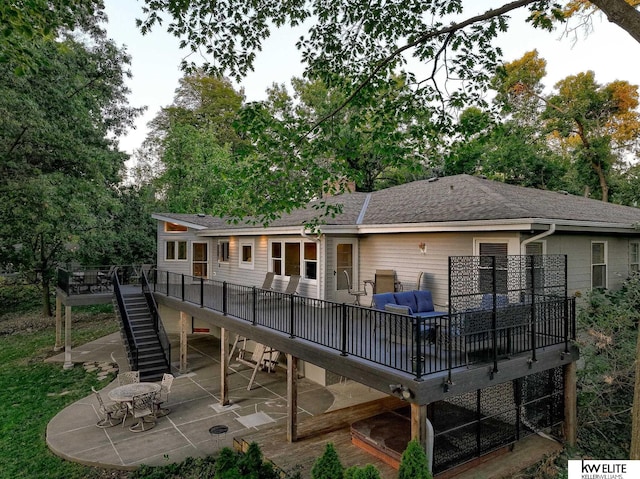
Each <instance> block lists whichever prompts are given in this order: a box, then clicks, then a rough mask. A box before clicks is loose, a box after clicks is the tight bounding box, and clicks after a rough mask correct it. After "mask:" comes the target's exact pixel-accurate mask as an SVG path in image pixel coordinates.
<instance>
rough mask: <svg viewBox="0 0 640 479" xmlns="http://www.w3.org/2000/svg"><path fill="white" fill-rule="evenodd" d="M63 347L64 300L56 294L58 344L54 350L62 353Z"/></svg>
mask: <svg viewBox="0 0 640 479" xmlns="http://www.w3.org/2000/svg"><path fill="white" fill-rule="evenodd" d="M62 347H63V346H62V300H61V299H60V296H58V295H57V294H56V344H55V345H54V346H53V350H54V351H61V350H62Z"/></svg>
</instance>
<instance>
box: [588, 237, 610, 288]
mask: <svg viewBox="0 0 640 479" xmlns="http://www.w3.org/2000/svg"><path fill="white" fill-rule="evenodd" d="M606 287H607V242H606V241H592V242H591V288H592V289H598V288H606Z"/></svg>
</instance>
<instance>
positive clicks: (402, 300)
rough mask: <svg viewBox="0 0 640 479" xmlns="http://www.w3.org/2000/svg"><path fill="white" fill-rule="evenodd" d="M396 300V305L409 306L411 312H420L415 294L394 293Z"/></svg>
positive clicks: (410, 292) (405, 292)
mask: <svg viewBox="0 0 640 479" xmlns="http://www.w3.org/2000/svg"><path fill="white" fill-rule="evenodd" d="M394 295H395V298H396V304H401V305H402V306H409V307H410V308H411V311H414V312H415V311H418V302H417V301H416V297H415V295H414V294H413V291H403V292H402V293H394Z"/></svg>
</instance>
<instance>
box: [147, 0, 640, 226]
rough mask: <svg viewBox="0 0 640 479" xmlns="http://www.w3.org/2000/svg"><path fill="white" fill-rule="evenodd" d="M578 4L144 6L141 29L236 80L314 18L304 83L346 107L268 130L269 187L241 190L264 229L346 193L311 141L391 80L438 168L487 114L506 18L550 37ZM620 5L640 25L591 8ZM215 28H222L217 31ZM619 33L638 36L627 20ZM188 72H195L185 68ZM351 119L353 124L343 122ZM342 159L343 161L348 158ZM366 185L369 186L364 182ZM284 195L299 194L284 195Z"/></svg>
mask: <svg viewBox="0 0 640 479" xmlns="http://www.w3.org/2000/svg"><path fill="white" fill-rule="evenodd" d="M573 3H574V2H564V3H562V4H560V5H557V4H556V3H553V2H550V1H544V0H542V1H541V0H538V1H534V0H520V1H513V2H510V3H505V4H504V5H502V6H500V7H497V8H494V9H492V10H489V11H487V12H485V13H483V14H480V15H476V16H468V15H466V9H465V5H466V6H468V5H469V4H467V3H466V2H463V1H461V0H433V1H428V2H424V1H418V0H411V1H406V0H402V1H401V0H393V1H391V2H389V1H387V2H371V1H369V0H356V1H351V0H349V1H337V2H329V3H327V2H323V1H320V0H309V1H305V2H302V1H299V0H295V1H287V2H266V3H265V2H246V1H244V0H243V1H240V0H226V1H224V2H217V1H215V2H210V1H206V2H204V1H202V0H196V1H192V2H177V1H175V0H165V1H158V0H145V4H146V5H145V7H144V11H145V14H146V16H145V18H143V19H141V20H140V21H139V26H140V29H141V31H142V32H143V33H145V32H147V31H149V30H150V29H152V28H156V26H157V25H158V24H159V23H160V22H161V21H163V20H166V19H167V17H168V22H167V25H168V29H169V31H170V32H172V33H173V34H174V35H176V36H178V37H180V38H181V44H182V46H184V47H189V48H191V49H192V51H204V52H207V54H208V55H210V56H211V58H212V59H213V63H209V64H205V65H204V66H203V68H205V69H208V71H213V72H214V73H216V74H218V75H223V74H224V75H228V76H230V77H232V78H236V79H239V78H241V77H243V76H244V75H245V74H246V73H247V71H249V70H250V69H251V68H252V66H253V62H254V60H255V56H256V54H257V53H258V51H259V50H260V49H261V46H262V42H263V41H264V39H266V38H267V37H268V36H269V34H270V31H271V29H272V28H278V27H281V26H284V25H299V24H301V23H302V22H305V20H307V19H309V18H311V16H312V15H313V22H309V27H308V33H307V34H304V35H303V36H302V37H301V38H300V39H299V40H298V42H297V44H296V45H297V47H298V49H299V50H300V51H301V52H302V59H303V62H304V63H305V65H306V69H305V74H304V76H305V78H306V79H307V80H308V81H309V80H313V81H321V82H322V84H323V85H326V86H328V87H329V88H336V87H337V88H338V89H339V92H340V98H338V97H335V98H332V101H331V102H329V103H328V104H327V105H323V106H329V105H330V106H331V109H329V110H326V109H323V110H322V111H323V114H321V115H318V114H314V115H309V117H308V121H309V123H308V124H307V126H306V128H296V129H294V130H287V129H286V128H285V127H284V125H285V124H286V123H281V124H280V126H279V127H274V126H269V128H268V129H266V130H265V131H269V132H270V133H273V135H272V137H271V138H270V140H269V141H270V143H271V146H272V147H271V148H270V151H271V152H274V153H275V155H269V156H268V157H266V156H264V155H261V156H258V157H257V158H256V159H257V160H258V161H259V162H260V163H261V164H260V165H257V169H256V171H258V172H259V173H260V175H256V176H255V178H263V177H264V178H265V180H264V181H261V182H259V183H258V184H255V183H248V182H247V181H246V179H247V177H246V175H245V178H242V179H240V181H239V183H241V184H242V185H243V187H247V188H249V190H250V191H255V192H256V194H254V195H252V197H251V198H249V201H251V202H253V206H254V207H253V208H250V211H251V212H252V213H253V212H255V211H259V212H261V213H262V218H261V219H260V221H263V222H269V221H272V220H273V219H275V218H277V217H278V215H279V214H280V213H281V212H285V211H290V210H291V209H292V208H296V207H301V206H303V205H305V204H306V203H307V202H308V201H309V200H310V199H313V198H317V197H318V196H319V191H321V190H322V188H323V187H326V185H339V186H338V189H339V190H340V189H342V188H343V187H344V185H345V184H346V182H344V181H342V180H343V179H344V175H343V173H344V168H339V167H336V166H335V165H336V164H337V165H338V166H340V165H339V163H336V162H334V163H333V165H331V167H330V166H329V165H327V163H321V162H320V161H319V159H318V157H316V158H313V159H312V157H311V155H307V153H308V150H306V148H308V147H309V145H308V142H309V141H311V140H313V141H314V142H315V143H316V144H317V143H319V142H318V141H316V140H317V139H318V138H319V137H323V138H324V139H325V140H326V139H327V138H329V135H328V134H327V132H328V131H330V130H331V127H332V126H333V128H334V134H335V133H336V131H337V129H338V128H340V127H343V126H344V127H345V129H346V131H347V132H353V131H354V123H353V122H352V121H351V120H354V121H355V120H356V119H355V118H353V119H352V118H351V116H350V113H351V112H352V111H353V110H350V109H351V108H352V107H357V103H358V102H359V101H366V99H367V98H369V99H371V98H373V96H372V95H371V93H370V92H371V91H376V90H377V91H384V88H385V86H386V88H388V91H389V92H390V97H391V98H393V95H394V94H393V93H392V91H393V89H392V88H391V87H392V83H393V79H394V78H401V79H402V81H401V82H398V84H397V85H396V87H397V90H398V91H400V90H401V89H402V88H408V89H410V90H411V92H412V93H413V95H414V96H415V97H416V98H420V99H424V100H426V104H427V105H428V106H429V108H430V110H429V112H430V114H429V115H428V116H425V117H424V118H421V119H414V121H415V123H414V124H411V125H412V126H415V125H421V126H423V127H424V128H425V136H424V138H423V139H424V140H425V142H424V143H425V144H426V145H427V146H428V147H429V149H430V152H432V153H431V154H430V155H427V158H428V159H429V162H432V163H433V162H436V163H437V161H438V158H439V156H440V154H441V151H442V150H443V149H444V146H443V145H442V144H441V143H439V142H438V140H440V141H442V139H441V138H442V137H443V135H448V134H450V133H451V132H452V131H453V129H454V126H455V121H454V119H455V118H456V117H457V115H458V113H459V112H460V111H463V110H464V109H466V108H469V107H478V108H480V109H485V108H486V107H487V105H486V95H485V93H486V90H487V88H489V86H490V82H491V78H492V76H493V74H494V72H495V71H496V68H497V67H498V66H499V65H500V62H501V58H500V57H501V51H500V49H499V48H498V47H497V46H496V45H495V39H496V38H497V37H498V36H499V35H500V33H501V32H502V31H504V30H506V29H507V28H508V27H509V18H508V15H509V13H510V12H513V11H515V10H517V9H528V10H529V11H530V13H531V15H530V17H529V20H528V21H529V22H531V23H532V24H533V25H535V26H536V27H539V28H545V29H549V30H550V29H552V28H553V27H554V25H556V22H559V21H564V20H565V19H566V18H567V17H571V16H573V17H575V18H577V17H580V16H581V15H588V14H589V12H588V11H585V10H584V9H579V8H569V7H571V6H572V5H573ZM620 3H622V4H623V5H622V6H624V7H626V8H628V9H630V12H631V13H629V12H627V17H628V16H629V15H631V16H632V17H634V18H640V13H638V12H637V11H636V10H635V9H634V8H633V7H631V6H629V5H627V4H626V3H624V1H623V0H600V1H597V2H594V4H595V5H598V6H600V5H602V6H603V10H604V9H605V7H606V11H610V10H609V8H610V7H612V6H615V5H619V4H620ZM210 18H215V22H211V21H210ZM615 21H618V22H619V23H622V22H621V21H619V20H617V19H616V20H615ZM624 27H625V28H629V29H632V28H633V27H632V26H630V24H629V22H627V21H626V20H625V22H624ZM410 55H411V56H412V57H413V60H415V61H414V62H413V63H409V61H408V60H409V56H410ZM416 63H419V64H420V65H421V66H422V70H424V71H426V73H424V74H423V75H422V76H421V77H418V76H417V74H416V71H415V69H412V68H410V66H411V65H415V64H416ZM183 67H185V68H188V67H189V65H188V64H186V63H184V64H183ZM403 106H404V105H402V104H400V103H397V102H393V103H390V104H388V105H387V107H386V108H387V109H386V111H387V113H388V114H389V113H390V112H392V111H393V110H391V109H392V108H395V113H402V112H403V111H404V110H403V109H402V108H403ZM319 112H320V109H318V112H317V113H319ZM268 113H269V112H268V108H265V107H264V105H250V108H248V109H247V110H246V111H245V113H244V114H245V115H246V118H248V119H249V120H250V121H252V122H254V123H264V122H265V121H268V120H269V115H268ZM375 115H376V117H375V118H376V119H381V120H384V119H385V116H384V115H382V114H380V111H379V110H376V111H375ZM345 118H346V119H348V121H346V122H345ZM357 120H358V121H359V123H358V124H357V128H360V129H361V131H365V130H366V128H367V125H370V124H371V118H370V117H367V116H364V115H362V116H360V117H359V118H357ZM338 133H341V132H338ZM334 138H335V136H334ZM344 138H345V140H347V141H348V142H349V144H348V145H347V146H348V147H349V148H351V149H353V148H354V145H355V144H356V140H357V139H358V138H360V137H355V138H349V137H348V136H345V137H344ZM346 150H347V149H346V148H345V151H344V154H345V156H347V154H348V153H349V151H346ZM323 159H324V158H323ZM404 160H407V161H408V162H409V164H411V161H413V160H412V159H411V158H410V155H409V157H404ZM399 163H402V162H401V161H399ZM368 166H369V169H370V171H371V172H372V174H373V175H372V176H375V173H376V171H379V170H378V169H377V164H376V163H375V162H373V163H371V164H369V165H368ZM399 168H401V166H400V165H399ZM390 171H392V170H390ZM361 175H362V173H361ZM251 177H253V175H252V176H250V177H249V178H251ZM362 179H363V180H366V182H368V183H370V181H369V180H370V179H369V178H366V176H364V177H363V178H362ZM296 182H297V183H296ZM361 183H362V181H361ZM294 184H297V191H293V190H294V187H293V185H294ZM283 185H292V186H291V187H290V188H288V187H287V188H284V189H285V190H286V191H282V189H283ZM267 199H269V201H267ZM325 213H326V214H331V212H327V211H325Z"/></svg>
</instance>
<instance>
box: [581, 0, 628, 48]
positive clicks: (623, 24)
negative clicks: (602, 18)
mask: <svg viewBox="0 0 640 479" xmlns="http://www.w3.org/2000/svg"><path fill="white" fill-rule="evenodd" d="M591 3H593V4H594V5H595V6H597V7H598V8H599V9H600V10H602V11H603V12H604V14H605V15H606V16H607V19H608V20H609V21H610V22H611V23H615V24H616V25H618V26H619V27H620V28H622V29H623V30H624V31H626V32H627V33H628V34H629V35H631V36H632V37H633V38H634V39H635V40H636V41H637V42H638V43H640V12H639V11H638V10H636V9H635V8H634V7H632V6H631V5H629V4H628V3H627V2H625V0H591Z"/></svg>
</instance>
